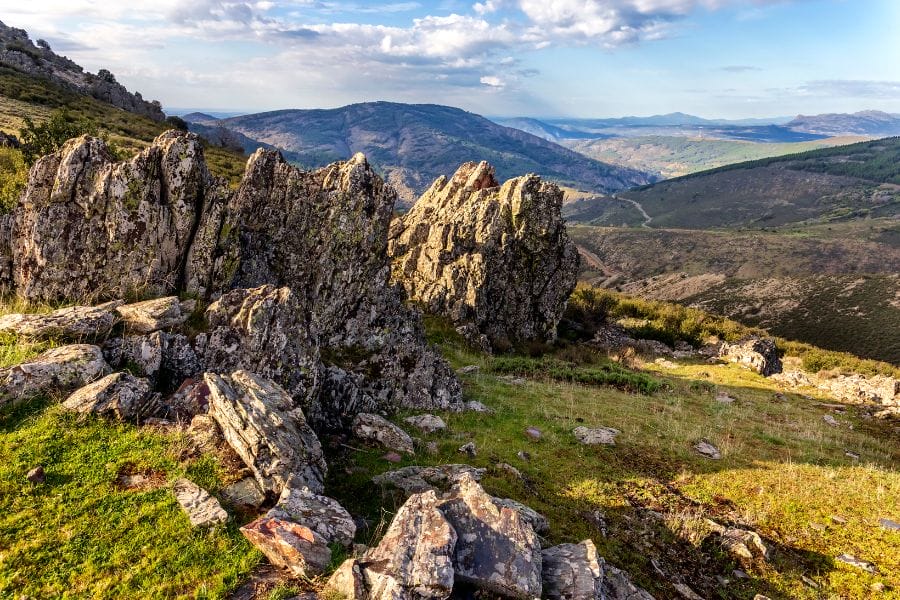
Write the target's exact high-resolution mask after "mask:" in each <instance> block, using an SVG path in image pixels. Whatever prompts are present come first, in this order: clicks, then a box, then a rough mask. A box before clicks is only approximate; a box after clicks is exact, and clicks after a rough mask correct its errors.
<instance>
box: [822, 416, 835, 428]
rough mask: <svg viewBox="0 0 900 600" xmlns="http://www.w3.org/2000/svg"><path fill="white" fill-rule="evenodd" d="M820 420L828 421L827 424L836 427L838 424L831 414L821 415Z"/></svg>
mask: <svg viewBox="0 0 900 600" xmlns="http://www.w3.org/2000/svg"><path fill="white" fill-rule="evenodd" d="M822 420H823V421H825V422H826V423H828V424H829V425H831V426H832V427H837V426H838V422H837V419H835V418H834V417H832V416H831V415H825V416H823V417H822Z"/></svg>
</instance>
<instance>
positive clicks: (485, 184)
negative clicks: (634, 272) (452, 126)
mask: <svg viewBox="0 0 900 600" xmlns="http://www.w3.org/2000/svg"><path fill="white" fill-rule="evenodd" d="M562 197H563V194H562V192H561V191H560V190H559V188H558V187H557V186H556V185H554V184H551V183H547V182H543V181H541V179H540V178H539V177H537V176H536V175H526V176H524V177H518V178H516V179H511V180H509V181H507V182H506V183H504V184H503V186H502V187H500V186H499V184H498V183H497V182H496V180H494V169H493V167H491V166H490V165H489V164H487V163H486V162H482V163H466V164H464V165H462V166H461V167H460V168H459V170H457V172H456V173H455V174H454V175H453V177H452V178H450V179H447V178H446V177H441V178H439V179H438V180H437V181H435V182H434V183H433V184H432V186H431V188H429V190H428V191H427V192H425V194H423V195H422V197H421V198H420V199H419V200H418V201H417V202H416V204H415V205H414V206H413V208H412V209H411V210H410V211H409V212H407V213H406V214H405V215H404V216H403V217H402V218H400V219H396V220H395V221H394V222H393V224H392V226H391V234H390V238H391V241H390V245H389V252H390V255H391V256H392V257H393V259H394V265H393V275H394V279H395V280H396V281H398V282H399V283H400V284H402V285H403V286H404V287H405V288H406V291H407V294H408V295H409V297H410V299H412V300H413V301H415V302H418V303H420V304H421V305H422V306H423V307H424V308H425V310H426V311H428V312H430V313H434V314H442V315H445V316H447V317H448V318H450V319H451V320H452V321H453V322H454V323H456V324H457V325H463V326H465V325H473V326H474V328H475V330H476V331H477V332H478V333H480V334H483V335H485V336H486V337H487V338H488V341H489V342H490V344H491V345H492V346H493V347H494V348H498V349H505V348H507V347H509V344H510V343H516V342H525V341H532V340H537V341H550V340H553V339H554V338H555V337H556V325H557V323H558V322H559V320H560V318H561V317H562V313H563V310H564V309H565V305H566V300H567V299H568V297H569V295H570V294H571V293H572V290H573V289H574V288H575V281H576V278H577V271H578V264H579V258H578V251H577V249H576V247H575V244H574V243H572V242H571V241H570V240H569V237H568V235H567V234H566V228H565V223H564V221H563V220H562V217H561V216H560V208H561V206H562ZM474 333H475V332H473V334H472V335H470V336H469V337H470V338H476V337H478V336H476V335H474Z"/></svg>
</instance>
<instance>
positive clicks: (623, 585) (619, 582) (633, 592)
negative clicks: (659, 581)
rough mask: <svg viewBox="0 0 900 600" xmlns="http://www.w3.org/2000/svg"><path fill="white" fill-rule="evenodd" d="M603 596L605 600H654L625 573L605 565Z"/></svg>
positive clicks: (603, 566) (603, 565)
mask: <svg viewBox="0 0 900 600" xmlns="http://www.w3.org/2000/svg"><path fill="white" fill-rule="evenodd" d="M601 566H602V568H603V596H602V598H604V599H605V600H654V598H653V596H651V595H650V594H649V593H648V592H647V591H646V590H644V589H643V588H639V587H638V586H636V585H634V583H632V581H631V578H630V577H628V574H627V573H625V571H623V570H621V569H618V568H616V567H614V566H612V565H611V564H609V563H603V564H602V565H601Z"/></svg>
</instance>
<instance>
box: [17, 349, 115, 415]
mask: <svg viewBox="0 0 900 600" xmlns="http://www.w3.org/2000/svg"><path fill="white" fill-rule="evenodd" d="M109 370H110V369H109V365H107V364H106V361H105V360H104V359H103V352H102V351H101V350H100V348H98V347H97V346H91V345H88V344H73V345H71V346H60V347H58V348H52V349H50V350H47V351H46V352H44V353H43V354H41V355H39V356H37V357H35V358H32V359H31V360H29V361H28V362H25V363H22V364H20V365H16V366H14V367H7V368H5V369H0V406H3V405H4V404H10V403H15V402H18V401H21V400H24V399H28V398H31V397H34V396H37V395H39V394H44V393H50V392H66V391H71V390H73V389H76V388H80V387H83V386H85V385H87V384H88V383H90V382H92V381H95V380H97V379H99V378H101V377H103V376H104V375H106V374H107V373H109Z"/></svg>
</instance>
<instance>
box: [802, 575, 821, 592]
mask: <svg viewBox="0 0 900 600" xmlns="http://www.w3.org/2000/svg"><path fill="white" fill-rule="evenodd" d="M800 579H801V580H802V581H803V583H805V584H806V585H808V586H809V587H811V588H812V589H814V590H817V589H819V584H818V583H816V582H815V581H813V580H812V579H810V578H809V577H807V576H806V575H801V576H800Z"/></svg>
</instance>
